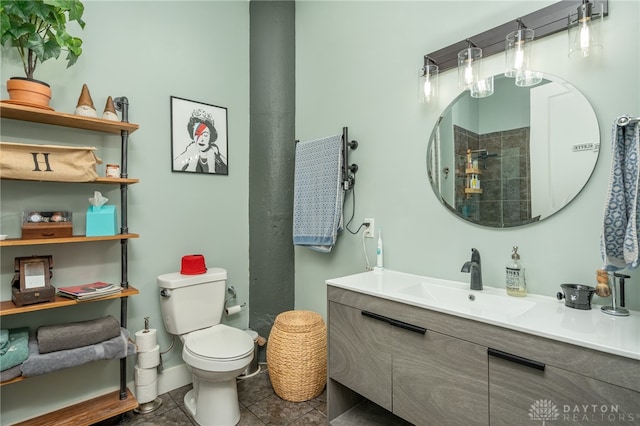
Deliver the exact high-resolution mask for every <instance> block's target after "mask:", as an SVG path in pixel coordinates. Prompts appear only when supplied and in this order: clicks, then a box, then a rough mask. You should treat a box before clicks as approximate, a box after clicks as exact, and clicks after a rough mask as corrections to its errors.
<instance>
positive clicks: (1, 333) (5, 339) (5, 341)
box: [0, 329, 9, 354]
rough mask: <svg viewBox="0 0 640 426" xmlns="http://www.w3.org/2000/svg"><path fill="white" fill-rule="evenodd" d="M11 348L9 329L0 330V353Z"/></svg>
mask: <svg viewBox="0 0 640 426" xmlns="http://www.w3.org/2000/svg"><path fill="white" fill-rule="evenodd" d="M7 349H9V330H7V329H2V330H0V354H4V353H5V352H6V351H7Z"/></svg>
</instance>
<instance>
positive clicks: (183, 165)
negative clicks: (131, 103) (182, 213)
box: [171, 96, 229, 176]
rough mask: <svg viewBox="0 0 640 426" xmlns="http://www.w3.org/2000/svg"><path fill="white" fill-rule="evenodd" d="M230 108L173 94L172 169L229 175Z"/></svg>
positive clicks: (175, 170)
mask: <svg viewBox="0 0 640 426" xmlns="http://www.w3.org/2000/svg"><path fill="white" fill-rule="evenodd" d="M228 148H229V143H228V137H227V109H226V108H224V107H219V106H216V105H210V104H205V103H202V102H196V101H190V100H187V99H182V98H178V97H175V96H171V170H172V171H174V172H186V173H204V174H215V175H225V176H226V175H228V174H229V163H228V161H227V159H228V157H227V152H228Z"/></svg>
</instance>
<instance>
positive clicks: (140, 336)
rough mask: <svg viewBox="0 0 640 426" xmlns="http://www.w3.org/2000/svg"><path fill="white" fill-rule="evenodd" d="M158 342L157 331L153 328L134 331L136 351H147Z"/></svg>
mask: <svg viewBox="0 0 640 426" xmlns="http://www.w3.org/2000/svg"><path fill="white" fill-rule="evenodd" d="M157 344H158V333H157V330H156V329H155V328H150V329H149V330H140V331H136V346H137V347H138V352H149V351H150V350H152V349H153V348H154V347H155V346H156V345H157Z"/></svg>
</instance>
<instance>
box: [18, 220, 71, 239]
mask: <svg viewBox="0 0 640 426" xmlns="http://www.w3.org/2000/svg"><path fill="white" fill-rule="evenodd" d="M71 236H73V226H72V225H71V222H62V223H53V222H49V223H23V224H22V238H23V239H32V238H36V239H37V238H64V237H71Z"/></svg>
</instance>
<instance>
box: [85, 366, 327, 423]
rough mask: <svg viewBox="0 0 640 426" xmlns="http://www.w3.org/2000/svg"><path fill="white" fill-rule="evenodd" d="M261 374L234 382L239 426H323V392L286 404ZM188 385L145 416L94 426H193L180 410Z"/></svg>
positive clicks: (164, 397) (128, 416) (263, 372)
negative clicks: (236, 388) (311, 397)
mask: <svg viewBox="0 0 640 426" xmlns="http://www.w3.org/2000/svg"><path fill="white" fill-rule="evenodd" d="M260 367H261V371H260V372H259V373H258V374H256V375H254V376H252V377H249V378H247V379H244V380H239V381H238V399H239V401H240V422H239V423H238V425H239V426H262V425H288V426H302V425H309V426H314V425H326V424H327V400H326V389H325V390H324V391H323V392H322V394H321V395H320V396H318V397H317V398H315V399H313V400H311V401H306V402H290V401H285V400H283V399H281V398H280V397H279V396H278V395H276V394H275V392H274V391H273V388H272V387H271V382H270V381H269V372H268V370H267V368H266V365H265V364H261V366H260ZM189 390H191V385H187V386H183V387H181V388H179V389H175V390H173V391H171V392H168V393H166V394H163V395H160V398H161V399H162V406H161V407H160V408H158V409H157V410H156V411H154V412H152V413H149V414H135V413H127V414H126V415H125V416H124V417H123V418H122V417H119V418H114V419H111V420H109V421H106V422H101V423H99V424H97V425H96V426H111V425H114V426H115V425H127V426H134V425H135V426H193V425H197V423H196V422H195V421H194V420H193V418H192V417H191V415H190V414H189V413H188V411H187V409H186V408H185V406H184V395H185V394H186V393H187V392H188V391H189Z"/></svg>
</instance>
